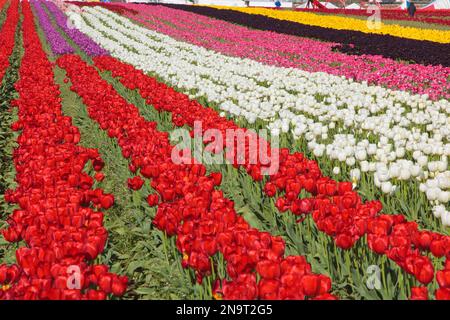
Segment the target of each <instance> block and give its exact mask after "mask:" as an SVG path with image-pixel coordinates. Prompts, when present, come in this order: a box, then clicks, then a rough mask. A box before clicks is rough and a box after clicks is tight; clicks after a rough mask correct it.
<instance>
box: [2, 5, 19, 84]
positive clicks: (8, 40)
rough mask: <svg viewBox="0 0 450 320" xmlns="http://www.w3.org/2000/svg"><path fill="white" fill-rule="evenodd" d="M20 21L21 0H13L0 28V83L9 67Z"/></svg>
mask: <svg viewBox="0 0 450 320" xmlns="http://www.w3.org/2000/svg"><path fill="white" fill-rule="evenodd" d="M18 22H19V0H12V2H11V4H10V6H9V8H8V11H7V12H6V19H5V22H4V24H3V26H2V27H1V29H0V85H1V83H2V80H3V77H4V75H5V72H6V69H8V67H9V57H10V56H11V54H12V52H13V49H14V42H15V41H14V40H15V34H16V28H17V23H18Z"/></svg>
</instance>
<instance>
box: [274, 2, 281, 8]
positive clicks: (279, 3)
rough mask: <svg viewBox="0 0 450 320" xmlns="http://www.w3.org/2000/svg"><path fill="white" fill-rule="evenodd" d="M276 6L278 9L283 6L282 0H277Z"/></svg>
mask: <svg viewBox="0 0 450 320" xmlns="http://www.w3.org/2000/svg"><path fill="white" fill-rule="evenodd" d="M275 7H277V9H279V8H280V7H281V2H280V0H277V1H275Z"/></svg>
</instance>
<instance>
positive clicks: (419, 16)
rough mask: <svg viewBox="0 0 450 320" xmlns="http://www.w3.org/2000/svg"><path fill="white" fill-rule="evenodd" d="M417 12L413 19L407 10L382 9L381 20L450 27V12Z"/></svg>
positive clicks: (366, 12) (356, 11)
mask: <svg viewBox="0 0 450 320" xmlns="http://www.w3.org/2000/svg"><path fill="white" fill-rule="evenodd" d="M296 11H305V12H323V13H330V14H344V15H347V14H348V15H355V16H366V17H368V16H370V15H371V14H372V13H371V11H370V10H367V9H296ZM442 11H443V12H440V10H432V11H427V10H421V9H419V10H417V12H416V13H415V15H414V17H411V16H410V15H409V14H408V11H406V10H400V9H399V10H392V9H385V10H383V9H381V18H382V19H387V20H390V19H392V20H406V21H420V22H425V23H436V24H442V25H447V26H450V20H449V19H446V18H445V16H446V15H448V14H449V10H442ZM434 16H437V17H439V16H443V17H444V18H435V17H434Z"/></svg>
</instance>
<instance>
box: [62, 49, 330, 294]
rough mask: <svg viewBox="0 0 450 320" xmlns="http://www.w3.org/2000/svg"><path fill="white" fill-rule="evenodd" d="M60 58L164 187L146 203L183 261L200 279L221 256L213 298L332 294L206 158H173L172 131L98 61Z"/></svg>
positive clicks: (128, 154) (133, 157)
mask: <svg viewBox="0 0 450 320" xmlns="http://www.w3.org/2000/svg"><path fill="white" fill-rule="evenodd" d="M57 63H58V65H59V66H60V67H62V68H64V69H66V71H67V75H68V78H69V79H70V81H71V82H72V86H71V89H72V90H73V91H74V92H76V93H77V94H78V95H80V96H81V97H82V100H83V102H84V103H85V105H86V106H87V109H88V113H89V116H90V117H91V118H92V119H93V120H94V121H97V122H98V123H99V125H100V128H101V129H103V130H105V131H107V133H108V135H109V136H110V137H112V138H115V139H117V141H118V144H119V146H120V147H121V149H122V154H123V156H124V157H125V158H127V159H129V160H130V170H131V171H133V172H136V173H137V172H138V170H139V172H140V174H141V175H142V176H144V177H145V178H149V179H150V178H151V183H150V185H151V187H152V188H153V189H154V190H156V191H157V192H158V194H159V195H158V194H151V195H150V196H149V197H148V198H147V201H148V204H149V205H151V206H154V205H157V206H158V208H157V213H156V216H155V218H154V220H153V223H154V225H155V226H156V227H157V228H159V229H160V230H163V231H165V232H166V233H167V235H169V236H176V246H177V248H178V250H179V251H180V252H181V253H182V254H183V259H182V265H183V266H184V267H185V268H188V267H189V268H192V269H193V270H195V272H196V275H197V281H198V282H202V280H203V278H204V276H205V275H211V274H212V271H213V270H217V267H218V265H217V264H216V263H215V262H214V261H216V260H214V259H213V257H214V256H215V255H216V254H218V253H220V254H221V255H222V256H223V258H224V260H225V261H226V273H227V274H228V277H229V279H220V280H219V279H218V281H217V282H215V287H214V293H215V297H216V298H219V297H223V298H225V299H256V298H259V299H304V298H312V299H335V297H334V296H333V295H331V294H330V293H328V292H329V291H330V289H331V280H330V278H328V277H326V276H324V275H318V274H314V273H312V272H311V266H310V265H309V264H308V263H307V261H306V259H305V258H304V257H301V256H289V257H286V258H285V257H284V254H285V243H284V241H283V239H281V238H280V237H275V236H272V235H270V234H269V233H267V232H261V231H259V230H257V229H255V228H252V227H251V226H250V225H249V224H248V223H247V222H246V221H245V220H244V219H243V218H242V217H241V216H239V215H238V214H237V213H236V211H235V209H234V203H233V202H232V201H230V200H229V199H227V198H225V197H224V195H223V192H222V191H220V190H218V189H216V187H218V186H219V185H220V184H221V180H222V176H221V174H220V173H216V172H213V173H211V174H209V175H206V168H205V166H203V165H201V164H174V163H173V162H172V160H171V154H172V151H173V149H174V147H173V146H172V145H170V142H169V139H168V134H167V133H165V132H160V131H158V130H157V129H156V123H155V122H149V121H146V120H145V119H144V118H143V117H142V116H141V115H140V114H139V110H138V108H137V107H135V106H134V105H132V104H129V103H127V102H126V101H125V100H124V98H123V97H121V96H120V95H119V94H118V93H117V91H115V89H114V88H113V87H112V86H111V85H110V84H108V83H107V82H106V81H105V80H103V79H102V78H101V77H100V75H99V74H98V72H97V71H96V69H95V68H94V67H92V66H89V65H87V64H86V63H85V62H84V61H83V60H81V58H80V57H78V56H75V55H67V56H62V57H60V58H59V59H58V60H57ZM162 98H163V97H162ZM143 183H144V181H143V179H142V178H141V177H140V176H136V177H135V178H132V179H129V180H128V185H129V187H130V188H131V189H134V190H137V189H140V188H141V187H142V185H143ZM216 262H217V261H216Z"/></svg>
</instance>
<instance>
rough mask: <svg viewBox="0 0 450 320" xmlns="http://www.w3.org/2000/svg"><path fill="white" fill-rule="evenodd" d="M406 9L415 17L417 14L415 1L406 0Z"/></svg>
mask: <svg viewBox="0 0 450 320" xmlns="http://www.w3.org/2000/svg"><path fill="white" fill-rule="evenodd" d="M406 9H407V10H408V14H409V15H410V16H411V17H414V15H415V14H416V10H417V9H416V5H415V4H414V3H413V2H410V1H408V0H406Z"/></svg>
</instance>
